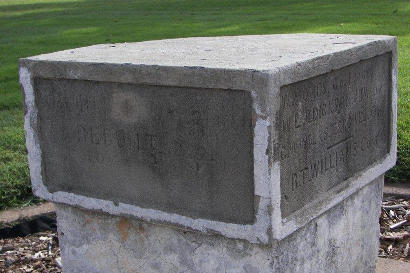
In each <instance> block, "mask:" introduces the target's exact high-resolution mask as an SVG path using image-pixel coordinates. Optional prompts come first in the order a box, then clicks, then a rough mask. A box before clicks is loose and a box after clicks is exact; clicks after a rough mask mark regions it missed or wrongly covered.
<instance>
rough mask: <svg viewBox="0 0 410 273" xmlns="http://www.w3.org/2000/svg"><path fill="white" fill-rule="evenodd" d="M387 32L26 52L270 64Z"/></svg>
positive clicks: (158, 62) (106, 59) (57, 57)
mask: <svg viewBox="0 0 410 273" xmlns="http://www.w3.org/2000/svg"><path fill="white" fill-rule="evenodd" d="M389 39H392V37H391V36H380V35H377V36H376V35H340V34H330V35H329V34H276V35H249V36H227V37H194V38H181V39H169V40H157V41H146V42H136V43H120V44H100V45H93V46H88V47H82V48H76V49H70V50H64V51H59V52H55V53H50V54H44V55H39V56H35V57H30V58H29V59H31V60H38V61H57V62H60V61H61V62H86V63H107V64H109V63H111V64H133V65H155V66H193V67H205V68H219V69H230V70H235V69H236V70H238V69H255V70H271V69H274V68H276V67H281V66H286V65H290V64H294V63H295V61H303V60H309V59H313V58H315V57H317V56H322V55H327V54H331V53H333V52H335V51H343V50H348V49H351V48H354V47H358V46H361V45H365V44H368V43H372V42H374V41H380V40H389Z"/></svg>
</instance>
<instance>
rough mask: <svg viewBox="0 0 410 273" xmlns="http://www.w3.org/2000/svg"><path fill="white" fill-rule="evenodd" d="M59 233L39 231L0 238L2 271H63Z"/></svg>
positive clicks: (50, 272) (14, 272) (53, 272)
mask: <svg viewBox="0 0 410 273" xmlns="http://www.w3.org/2000/svg"><path fill="white" fill-rule="evenodd" d="M60 266H61V261H60V248H59V246H58V238H57V235H56V234H55V233H54V232H52V231H48V232H39V233H35V234H31V235H28V236H25V237H17V238H11V239H0V272H1V273H3V272H7V273H8V272H10V273H11V272H13V273H23V272H24V273H25V272H32V273H36V272H48V273H55V272H61V268H60Z"/></svg>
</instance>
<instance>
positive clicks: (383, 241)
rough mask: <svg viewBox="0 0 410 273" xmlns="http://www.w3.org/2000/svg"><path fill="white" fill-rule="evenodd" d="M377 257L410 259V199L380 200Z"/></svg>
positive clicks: (391, 198)
mask: <svg viewBox="0 0 410 273" xmlns="http://www.w3.org/2000/svg"><path fill="white" fill-rule="evenodd" d="M379 223H380V247H379V257H383V258H393V259H400V260H405V261H410V200H405V199H397V198H393V197H390V198H385V199H384V200H383V202H382V208H381V215H380V219H379Z"/></svg>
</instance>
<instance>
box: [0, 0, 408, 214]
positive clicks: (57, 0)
mask: <svg viewBox="0 0 410 273" xmlns="http://www.w3.org/2000/svg"><path fill="white" fill-rule="evenodd" d="M290 32H317V33H350V34H386V35H395V36H398V37H399V122H398V134H399V142H398V143H399V152H398V154H399V159H398V164H397V166H396V167H395V168H394V169H393V170H392V171H390V172H389V173H388V175H387V177H388V179H389V180H392V181H406V182H408V181H409V173H410V171H409V168H410V159H409V158H410V156H409V153H410V152H409V150H410V133H409V132H410V114H409V105H410V104H409V98H410V90H409V89H410V88H409V87H410V83H409V82H410V77H409V75H410V2H409V1H408V0H403V1H401V0H397V1H393V0H390V1H389V0H383V1H380V0H367V1H363V0H355V1H325V0H321V1H295V0H277V1H272V0H253V1H244V0H236V1H231V0H211V1H199V0H189V1H188V0H185V1H184V0H170V1H159V0H134V1H119V0H116V1H114V0H110V1H94V0H90V1H80V0H0V125H1V127H0V159H1V161H0V194H1V195H0V209H4V208H7V207H14V206H21V205H25V204H30V203H31V202H33V201H35V199H33V197H32V195H31V193H30V188H29V177H28V167H27V162H26V157H25V154H26V151H25V147H24V135H23V127H22V117H23V114H22V111H23V110H22V103H21V101H22V98H21V93H20V87H19V84H18V68H17V63H18V59H19V58H21V57H27V56H32V55H37V54H40V53H47V52H53V51H57V50H63V49H68V48H74V47H80V46H86V45H92V44H98V43H113V42H132V41H144V40H154V39H164V38H174V37H188V36H218V35H241V34H269V33H290Z"/></svg>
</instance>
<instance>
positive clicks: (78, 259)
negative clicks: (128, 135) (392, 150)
mask: <svg viewBox="0 0 410 273" xmlns="http://www.w3.org/2000/svg"><path fill="white" fill-rule="evenodd" d="M382 188H383V176H380V177H379V178H377V179H376V180H374V181H373V182H372V183H370V184H368V185H367V186H365V187H364V188H363V189H361V190H360V191H358V192H357V193H356V194H353V195H352V196H350V197H349V198H348V199H346V200H344V201H343V202H341V203H340V204H339V205H337V206H335V207H333V208H332V209H330V210H329V211H327V212H326V213H325V214H323V215H321V216H319V217H318V218H316V219H315V220H313V221H312V222H310V223H309V224H308V225H306V226H305V227H303V228H301V229H300V230H298V231H297V232H295V233H293V234H292V235H290V236H288V237H286V238H285V239H283V240H282V241H273V242H272V243H271V244H270V245H266V246H263V245H258V244H250V243H248V242H247V241H243V240H233V239H228V238H225V237H223V236H220V235H213V236H211V235H204V234H201V233H199V232H192V231H187V230H181V229H178V228H175V227H171V226H166V225H160V224H152V223H147V222H144V221H138V220H134V219H129V218H122V217H117V216H111V215H107V214H103V213H96V212H91V211H86V210H82V209H78V208H75V207H71V206H67V205H57V220H58V230H59V239H60V246H61V254H62V261H63V271H64V272H66V273H69V272H70V273H74V272H81V273H83V272H99V273H103V272H104V273H105V272H107V273H114V272H130V273H131V272H138V273H150V272H153V273H154V272H155V273H158V272H160V273H162V272H164V273H165V272H181V273H182V272H186V273H188V272H198V273H205V272H207V273H208V272H209V273H218V272H224V273H228V272H229V273H230V272H232V273H242V272H243V273H265V272H280V273H283V272H289V273H295V272H306V273H313V272H314V273H319V272H326V273H334V272H341V273H342V272H343V273H347V272H351V273H359V272H360V273H365V272H374V271H375V265H376V256H377V246H378V235H379V224H378V218H379V213H380V201H381V198H382Z"/></svg>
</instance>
